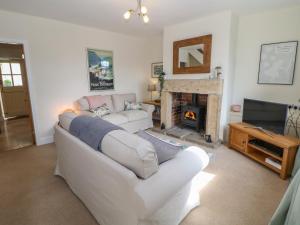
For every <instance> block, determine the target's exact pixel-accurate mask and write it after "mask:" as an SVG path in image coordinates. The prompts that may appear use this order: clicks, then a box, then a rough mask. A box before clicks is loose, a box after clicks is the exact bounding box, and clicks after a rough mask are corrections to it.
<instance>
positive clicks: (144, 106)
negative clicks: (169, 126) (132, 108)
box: [142, 103, 155, 118]
mask: <svg viewBox="0 0 300 225" xmlns="http://www.w3.org/2000/svg"><path fill="white" fill-rule="evenodd" d="M142 109H143V110H144V111H146V112H147V113H148V115H149V117H150V118H152V113H153V112H154V109H155V107H154V105H149V104H144V103H142Z"/></svg>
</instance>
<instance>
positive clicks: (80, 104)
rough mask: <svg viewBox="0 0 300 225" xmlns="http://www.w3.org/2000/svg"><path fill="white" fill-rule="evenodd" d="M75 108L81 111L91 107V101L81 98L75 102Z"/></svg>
mask: <svg viewBox="0 0 300 225" xmlns="http://www.w3.org/2000/svg"><path fill="white" fill-rule="evenodd" d="M75 109H77V110H80V111H86V110H89V109H90V106H89V103H88V101H87V99H86V98H84V97H83V98H80V99H78V100H77V101H76V102H75Z"/></svg>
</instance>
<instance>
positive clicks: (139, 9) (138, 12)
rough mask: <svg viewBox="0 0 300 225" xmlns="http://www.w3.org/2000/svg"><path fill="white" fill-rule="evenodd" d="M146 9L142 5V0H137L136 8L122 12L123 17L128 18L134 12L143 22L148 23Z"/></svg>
mask: <svg viewBox="0 0 300 225" xmlns="http://www.w3.org/2000/svg"><path fill="white" fill-rule="evenodd" d="M147 12H148V9H147V8H146V6H143V5H142V0H137V8H136V10H134V9H129V10H127V11H126V12H125V13H124V19H125V20H129V19H130V18H131V16H132V15H133V14H136V15H137V16H138V17H139V18H141V19H143V22H144V23H149V20H150V19H149V16H148V15H147Z"/></svg>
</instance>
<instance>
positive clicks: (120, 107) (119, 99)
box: [112, 94, 136, 112]
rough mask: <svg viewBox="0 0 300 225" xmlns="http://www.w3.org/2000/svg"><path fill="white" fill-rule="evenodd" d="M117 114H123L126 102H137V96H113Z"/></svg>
mask: <svg viewBox="0 0 300 225" xmlns="http://www.w3.org/2000/svg"><path fill="white" fill-rule="evenodd" d="M112 100H113V104H114V109H115V112H121V111H124V109H125V101H129V102H136V95H135V94H114V95H112Z"/></svg>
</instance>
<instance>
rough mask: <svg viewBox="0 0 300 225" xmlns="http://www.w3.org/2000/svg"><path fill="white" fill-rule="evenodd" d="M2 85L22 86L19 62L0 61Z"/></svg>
mask: <svg viewBox="0 0 300 225" xmlns="http://www.w3.org/2000/svg"><path fill="white" fill-rule="evenodd" d="M0 69H1V76H2V82H3V87H18V86H23V81H22V74H21V66H20V63H9V62H6V63H0Z"/></svg>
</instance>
